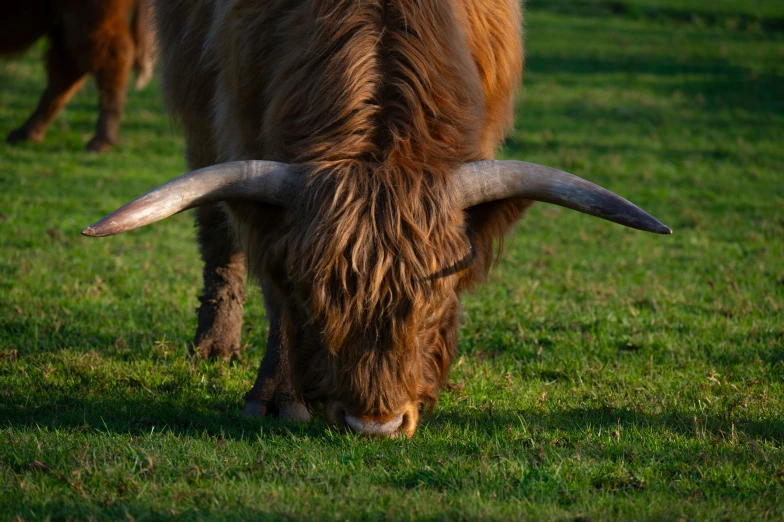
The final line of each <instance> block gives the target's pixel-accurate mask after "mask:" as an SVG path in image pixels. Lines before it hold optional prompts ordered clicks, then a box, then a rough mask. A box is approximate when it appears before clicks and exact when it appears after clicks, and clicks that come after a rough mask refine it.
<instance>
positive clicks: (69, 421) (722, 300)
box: [0, 0, 784, 520]
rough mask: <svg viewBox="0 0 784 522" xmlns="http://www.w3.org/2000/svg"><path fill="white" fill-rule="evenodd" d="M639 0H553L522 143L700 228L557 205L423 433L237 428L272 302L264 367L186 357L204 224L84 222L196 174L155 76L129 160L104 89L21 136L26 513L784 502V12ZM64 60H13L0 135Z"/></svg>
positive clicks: (655, 514)
mask: <svg viewBox="0 0 784 522" xmlns="http://www.w3.org/2000/svg"><path fill="white" fill-rule="evenodd" d="M616 3H619V4H623V5H626V6H628V7H629V8H628V9H625V10H619V9H616V11H617V12H615V13H614V14H613V13H610V14H608V12H607V11H606V10H603V9H604V7H603V5H604V6H605V7H606V4H602V3H601V2H591V1H588V0H586V1H584V2H578V1H577V0H573V1H572V0H569V1H567V0H558V1H555V0H553V1H551V2H545V1H544V0H538V1H537V0H530V2H529V8H530V9H529V14H528V17H527V29H526V31H527V54H528V65H527V71H526V80H525V87H524V90H523V91H522V93H521V95H520V99H519V108H518V125H517V128H516V130H515V131H514V132H513V133H512V135H511V136H510V139H509V141H508V143H507V145H506V147H505V149H504V151H503V152H502V155H503V156H505V157H510V158H511V157H513V158H524V159H526V160H530V161H535V162H539V163H545V164H548V165H552V166H555V167H561V168H564V169H568V170H570V171H572V172H574V173H576V174H578V175H581V176H584V177H587V178H589V179H592V180H594V181H597V182H599V183H601V184H603V185H605V186H607V187H609V188H611V189H612V190H614V191H616V192H618V193H620V194H622V195H624V196H627V197H629V198H630V199H632V200H633V201H635V202H636V203H638V204H639V205H641V206H642V207H643V208H646V209H647V210H649V211H650V212H651V213H653V214H654V215H656V216H657V217H659V218H661V219H662V220H663V221H664V222H665V223H667V224H668V225H670V226H672V228H673V229H674V230H675V234H674V235H673V236H669V237H659V236H653V235H648V234H643V233H639V232H635V231H632V230H628V229H624V228H622V227H619V226H615V225H611V224H608V223H606V222H603V221H599V220H595V219H591V218H588V217H586V216H583V215H580V214H577V213H574V212H571V211H567V210H563V209H560V208H556V207H551V206H546V205H537V206H536V207H535V208H533V209H532V210H531V212H530V213H529V215H528V216H527V218H526V219H525V220H523V221H522V222H521V223H520V225H519V226H518V229H517V232H516V234H515V238H514V240H513V241H510V242H509V244H508V246H507V249H506V252H505V255H504V257H503V260H502V262H501V264H500V266H499V268H498V269H497V270H496V271H495V272H494V273H493V275H492V277H491V279H490V281H489V282H488V284H486V285H485V286H483V287H481V288H480V289H479V290H478V291H477V292H476V293H474V294H472V295H470V296H467V297H466V299H465V300H464V308H465V318H464V321H463V327H462V330H461V342H460V350H461V354H460V355H459V357H458V359H457V361H456V363H455V367H454V371H453V373H452V380H453V382H454V383H455V385H454V386H453V389H452V390H451V391H449V392H447V393H444V394H443V395H442V397H441V401H440V403H439V405H438V406H437V408H436V410H435V412H434V413H433V414H432V415H431V416H430V417H428V418H427V419H426V420H425V421H424V423H423V424H422V426H421V427H420V429H419V431H418V432H417V434H416V435H415V436H414V438H413V439H411V440H409V441H376V440H365V439H362V438H358V437H355V436H352V435H348V434H344V433H338V432H335V431H330V430H329V429H327V428H326V426H325V425H324V423H323V421H322V420H321V419H320V418H317V419H316V420H315V422H314V423H312V424H311V425H308V426H305V427H296V426H288V425H283V424H280V423H278V422H276V421H274V420H261V421H251V420H244V419H241V418H240V417H239V411H240V408H241V405H242V401H241V396H242V394H243V393H244V392H245V391H247V389H248V388H249V387H250V385H251V384H252V381H253V378H254V375H255V371H256V367H257V364H258V361H259V359H260V356H261V354H262V353H263V349H264V342H265V330H266V322H265V320H264V318H263V312H262V309H261V304H260V301H261V300H260V297H259V296H258V295H257V293H253V295H252V297H251V299H250V303H249V305H248V310H247V315H246V317H247V323H246V327H245V328H246V333H245V337H244V339H245V341H246V342H247V343H248V348H247V351H246V352H245V356H244V357H243V359H242V360H241V361H240V362H238V363H233V364H230V365H221V364H218V363H203V362H199V363H192V362H190V361H188V360H187V357H186V354H187V343H188V341H189V340H190V338H191V335H192V332H193V330H194V328H195V313H194V308H195V306H196V292H197V290H198V287H199V283H200V263H199V260H198V254H197V250H196V246H195V244H194V241H193V235H194V234H193V228H192V224H191V217H190V216H189V215H181V216H177V217H175V218H172V219H170V220H168V221H167V222H165V223H161V224H157V225H154V226H151V227H147V228H145V229H142V230H139V231H137V232H133V233H129V234H125V235H122V236H118V237H114V238H110V239H103V240H90V239H86V238H82V237H81V236H79V230H80V229H81V227H82V226H84V225H86V224H89V223H91V222H93V221H94V220H95V219H96V218H98V217H100V216H102V215H103V214H105V213H106V212H108V211H110V210H112V209H114V208H115V207H116V206H118V205H120V204H122V203H123V202H125V201H127V200H128V199H130V198H132V197H135V196H136V195H138V194H140V193H142V192H144V191H145V190H147V189H149V188H150V187H152V186H154V185H155V184H157V183H160V182H162V181H164V180H166V179H169V178H171V177H173V176H175V175H177V174H180V173H181V172H182V170H183V160H182V151H183V143H182V139H181V138H180V137H179V136H178V134H177V132H176V130H175V129H173V127H172V125H171V123H170V121H169V119H168V117H167V116H166V115H165V113H164V111H163V109H162V106H161V101H160V98H159V95H158V88H157V85H153V86H152V88H148V89H147V90H145V91H143V92H140V93H131V95H130V100H129V104H128V108H127V114H126V116H125V118H124V122H123V128H122V137H123V142H122V144H121V146H119V147H117V148H116V149H115V150H114V151H112V152H111V153H109V154H106V155H104V156H95V155H89V154H86V153H83V152H81V149H82V147H83V146H84V144H85V143H86V141H87V139H88V138H89V137H90V135H91V133H92V131H93V124H94V119H95V111H94V108H93V106H94V104H95V90H94V88H92V87H89V88H88V89H86V90H85V91H84V92H82V93H80V94H79V95H77V97H76V99H75V100H74V101H73V102H72V103H71V104H70V105H69V106H68V107H67V109H66V110H65V111H64V113H63V114H62V115H60V116H59V117H58V118H57V120H56V122H55V124H54V126H53V128H52V129H51V131H50V133H49V135H48V136H47V139H46V141H45V142H44V143H43V144H40V145H23V146H18V147H10V146H7V145H0V519H2V520H14V519H24V520H43V519H52V520H67V519H89V518H96V519H119V518H128V519H129V520H130V519H135V520H146V519H168V518H172V519H174V518H182V519H188V520H190V519H238V520H239V519H248V518H251V517H253V518H261V519H266V518H269V519H275V518H293V519H311V518H314V519H324V520H338V519H340V520H345V519H362V518H365V519H395V520H396V519H400V520H405V519H411V518H414V517H418V518H423V519H433V520H454V519H461V518H462V519H475V520H490V519H497V520H505V519H508V518H517V519H531V520H609V519H623V520H628V519H638V520H663V519H668V520H673V519H677V520H687V519H693V520H719V519H728V520H763V519H765V518H767V520H776V519H779V520H780V519H781V518H782V517H784V494H782V491H784V489H782V488H784V455H783V454H782V445H783V444H784V180H783V179H782V172H784V153H783V152H782V144H783V143H784V96H782V93H784V32H781V31H780V30H779V29H777V27H778V25H777V24H779V23H780V21H781V20H782V19H784V7H781V6H776V5H774V4H776V2H767V1H766V2H763V1H756V2H742V1H739V0H738V1H735V2H731V1H728V0H725V1H724V2H715V7H708V5H709V4H707V3H705V2H701V1H700V2H697V1H696V0H690V1H689V2H676V1H674V0H656V1H654V0H627V1H625V2H616ZM540 4H541V5H540ZM711 5H712V4H711ZM690 9H691V10H692V11H693V10H698V11H700V12H701V13H703V14H701V15H700V16H698V17H695V18H690V17H686V16H680V15H677V16H676V15H673V14H672V13H670V11H672V12H676V11H678V12H690V11H689V10H690ZM668 10H669V11H668ZM662 12H664V13H665V14H667V13H670V14H669V15H666V16H664V15H662V14H661V13H662ZM705 13H707V14H705ZM676 14H677V13H676ZM734 18H737V19H738V20H740V21H741V22H740V23H734V22H731V20H732V19H734ZM754 20H756V22H755V23H752V22H753V21H754ZM728 21H730V22H728ZM39 55H40V51H35V52H31V53H29V54H28V55H26V56H25V57H24V58H22V59H18V60H15V61H12V62H8V63H6V64H3V67H2V69H0V131H2V133H5V132H7V131H8V130H10V129H11V128H13V127H15V126H17V125H18V124H19V123H21V122H22V121H23V120H24V118H25V117H26V116H27V115H28V113H29V111H30V110H32V107H33V105H34V103H35V101H36V99H37V96H38V94H39V93H40V90H41V89H42V86H43V75H42V72H41V65H40V63H39V61H38V57H39Z"/></svg>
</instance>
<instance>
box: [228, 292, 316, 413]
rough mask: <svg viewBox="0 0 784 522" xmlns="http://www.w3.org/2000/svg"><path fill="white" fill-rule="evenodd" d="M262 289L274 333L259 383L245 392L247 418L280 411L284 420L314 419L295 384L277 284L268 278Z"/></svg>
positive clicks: (271, 333)
mask: <svg viewBox="0 0 784 522" xmlns="http://www.w3.org/2000/svg"><path fill="white" fill-rule="evenodd" d="M262 291H263V293H264V308H265V309H266V310H267V318H268V319H269V323H270V327H269V328H270V332H269V338H268V340H267V350H266V351H265V352H264V357H263V358H262V360H261V365H260V366H259V373H258V376H257V377H256V382H255V384H254V385H253V388H251V390H250V391H249V392H248V393H246V394H245V397H244V399H245V408H244V409H243V410H242V414H243V415H244V416H247V417H262V416H264V415H267V414H277V415H278V417H279V418H280V419H281V420H292V421H297V422H307V421H309V420H310V412H308V409H307V408H306V407H305V405H304V404H303V403H302V402H300V401H298V400H297V399H296V395H295V393H294V389H293V387H292V386H291V373H290V372H291V370H290V366H289V360H288V352H287V351H286V349H285V347H284V346H283V334H282V331H281V310H280V306H279V304H278V300H277V299H276V298H275V297H274V295H273V293H274V290H273V286H272V284H270V283H269V282H268V281H264V282H263V283H262Z"/></svg>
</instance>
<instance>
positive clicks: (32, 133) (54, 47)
mask: <svg viewBox="0 0 784 522" xmlns="http://www.w3.org/2000/svg"><path fill="white" fill-rule="evenodd" d="M59 39H60V37H59V36H58V35H53V36H52V42H51V43H50V48H49V54H48V56H47V60H46V73H47V76H48V83H47V85H46V90H44V93H43V94H42V95H41V100H40V101H39V102H38V107H36V109H35V111H33V114H32V115H31V116H30V117H29V118H28V119H27V121H26V122H25V123H24V125H22V126H21V127H19V128H18V129H15V130H13V131H11V132H10V133H9V134H8V136H7V137H6V141H7V142H8V143H17V142H20V141H34V142H40V141H42V140H43V139H44V135H46V129H47V127H48V126H49V123H51V121H52V119H53V118H54V117H55V115H56V114H57V112H58V111H59V110H60V109H61V108H62V107H63V105H65V104H66V103H68V100H70V99H71V96H73V95H74V93H75V92H76V91H77V90H79V87H81V86H82V83H84V79H85V75H86V74H87V71H86V70H84V69H83V68H81V67H80V66H79V65H78V64H77V63H75V62H74V61H73V60H71V58H70V56H68V52H67V50H66V48H65V46H64V45H62V43H61V42H60V41H56V40H59Z"/></svg>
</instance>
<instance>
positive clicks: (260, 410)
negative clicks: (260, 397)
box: [240, 402, 267, 419]
mask: <svg viewBox="0 0 784 522" xmlns="http://www.w3.org/2000/svg"><path fill="white" fill-rule="evenodd" d="M266 414H267V405H266V404H262V403H260V402H246V403H245V407H244V408H242V413H241V414H240V415H242V416H243V417H248V418H250V419H260V418H262V417H264V416H265V415H266Z"/></svg>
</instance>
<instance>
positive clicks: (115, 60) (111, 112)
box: [87, 20, 134, 152]
mask: <svg viewBox="0 0 784 522" xmlns="http://www.w3.org/2000/svg"><path fill="white" fill-rule="evenodd" d="M104 31H106V34H105V35H104V34H102V35H100V36H99V37H97V39H96V40H97V42H96V43H95V45H94V47H93V59H92V64H91V68H92V73H93V75H95V82H96V83H97V84H98V123H97V124H96V127H95V136H93V139H91V140H90V142H89V143H88V144H87V150H89V151H93V152H103V151H106V150H108V149H109V148H111V146H112V145H114V144H116V143H117V140H118V138H119V133H120V116H122V110H123V105H124V104H125V93H126V86H127V84H128V76H129V75H130V72H131V67H132V65H133V60H134V44H133V38H131V33H130V30H129V29H128V25H127V24H126V23H125V20H118V21H116V22H115V23H112V24H107V27H106V28H104ZM101 41H103V43H98V42H101Z"/></svg>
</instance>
